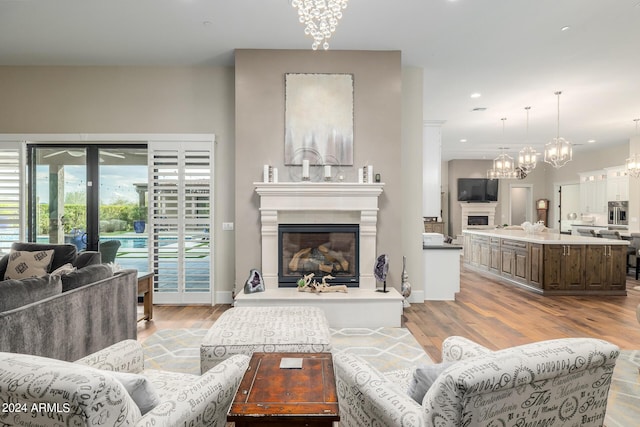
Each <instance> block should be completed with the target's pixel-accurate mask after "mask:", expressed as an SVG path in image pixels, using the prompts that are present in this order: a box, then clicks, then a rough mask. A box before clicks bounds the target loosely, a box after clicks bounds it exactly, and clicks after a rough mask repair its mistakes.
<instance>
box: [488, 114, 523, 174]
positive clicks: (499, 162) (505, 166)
mask: <svg viewBox="0 0 640 427" xmlns="http://www.w3.org/2000/svg"><path fill="white" fill-rule="evenodd" d="M500 120H502V138H503V139H504V122H505V121H506V120H507V118H506V117H503V118H502V119H500ZM500 150H502V153H501V154H500V155H499V156H498V157H496V158H495V159H493V168H492V169H489V170H488V171H487V178H489V179H515V178H517V177H518V172H517V171H516V169H515V162H514V161H513V157H511V156H510V155H508V154H506V153H505V152H504V150H506V148H505V147H500Z"/></svg>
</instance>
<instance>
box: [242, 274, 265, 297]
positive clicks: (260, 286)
mask: <svg viewBox="0 0 640 427" xmlns="http://www.w3.org/2000/svg"><path fill="white" fill-rule="evenodd" d="M264 289H265V288H264V280H262V274H260V272H259V271H258V270H256V269H255V268H253V269H251V272H250V273H249V278H248V279H247V281H246V282H245V284H244V293H245V294H252V293H255V292H264Z"/></svg>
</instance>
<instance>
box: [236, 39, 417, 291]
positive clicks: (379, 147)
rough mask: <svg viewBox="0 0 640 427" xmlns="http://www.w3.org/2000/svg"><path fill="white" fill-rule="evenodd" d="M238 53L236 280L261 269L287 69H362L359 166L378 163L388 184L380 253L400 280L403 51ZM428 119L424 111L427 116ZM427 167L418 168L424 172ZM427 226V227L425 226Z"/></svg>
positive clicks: (284, 177) (357, 97) (280, 152)
mask: <svg viewBox="0 0 640 427" xmlns="http://www.w3.org/2000/svg"><path fill="white" fill-rule="evenodd" d="M235 60H236V79H235V80H236V158H235V164H236V167H235V190H236V201H235V212H236V263H235V264H236V265H235V268H236V280H237V282H238V283H237V288H238V289H240V288H241V286H242V284H243V283H244V281H245V280H246V278H247V276H248V274H249V270H250V269H251V268H256V267H257V268H260V265H261V256H260V253H261V248H260V239H259V236H260V215H259V212H258V206H259V199H258V196H257V195H256V193H255V191H254V190H255V186H254V185H253V183H254V182H256V181H261V180H262V166H263V165H264V164H271V165H273V166H275V167H277V168H278V171H279V178H280V181H289V180H290V179H289V174H288V169H287V168H286V167H285V166H284V102H285V99H284V78H285V73H290V72H295V73H351V74H353V76H354V165H353V167H345V168H344V169H345V172H346V174H345V175H346V179H347V180H350V181H357V176H356V175H357V173H356V172H357V168H358V167H361V166H363V165H364V164H366V163H369V164H373V167H374V173H380V174H381V176H382V182H384V183H385V187H384V191H383V193H382V195H381V197H380V199H379V207H380V211H379V215H378V221H379V222H378V225H379V229H378V241H377V250H378V253H387V254H389V256H390V269H389V276H388V277H389V280H388V281H387V285H390V286H395V287H397V288H398V287H399V284H400V273H401V271H402V254H403V247H402V238H401V231H402V230H401V228H402V218H403V213H402V203H403V173H402V155H401V147H402V132H401V126H402V83H403V81H402V69H401V61H400V52H398V51H325V52H315V51H311V50H253V49H240V50H236V52H235ZM420 119H421V118H420ZM419 173H420V172H419V170H418V171H416V174H419ZM417 232H419V231H417Z"/></svg>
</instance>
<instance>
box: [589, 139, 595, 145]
mask: <svg viewBox="0 0 640 427" xmlns="http://www.w3.org/2000/svg"><path fill="white" fill-rule="evenodd" d="M594 142H596V140H595V139H589V140H588V141H587V143H589V144H593V143H594Z"/></svg>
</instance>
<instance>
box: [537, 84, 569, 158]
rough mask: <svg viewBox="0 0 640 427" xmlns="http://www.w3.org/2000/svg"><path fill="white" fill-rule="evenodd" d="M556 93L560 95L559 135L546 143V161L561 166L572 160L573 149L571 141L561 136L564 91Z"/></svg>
mask: <svg viewBox="0 0 640 427" xmlns="http://www.w3.org/2000/svg"><path fill="white" fill-rule="evenodd" d="M555 94H556V95H557V96H558V135H557V137H556V138H554V139H553V140H552V141H549V142H547V143H546V144H545V146H544V161H545V162H546V163H550V164H551V166H553V167H554V168H561V167H562V166H564V165H566V164H567V163H568V162H570V161H571V158H572V157H573V149H572V147H571V143H570V142H569V141H567V140H566V139H564V138H560V94H562V92H560V91H558V92H555Z"/></svg>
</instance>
